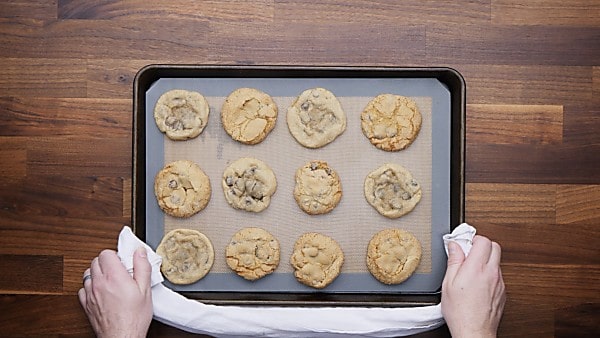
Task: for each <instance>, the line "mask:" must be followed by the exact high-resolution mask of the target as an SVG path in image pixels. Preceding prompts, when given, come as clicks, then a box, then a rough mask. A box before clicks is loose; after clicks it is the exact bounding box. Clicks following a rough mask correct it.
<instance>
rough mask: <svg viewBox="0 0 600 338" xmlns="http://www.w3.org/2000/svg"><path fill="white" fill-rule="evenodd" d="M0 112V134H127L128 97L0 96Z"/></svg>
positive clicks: (113, 135)
mask: <svg viewBox="0 0 600 338" xmlns="http://www.w3.org/2000/svg"><path fill="white" fill-rule="evenodd" d="M0 111H2V112H3V113H2V115H0V136H83V137H90V136H94V137H106V136H107V135H110V136H111V137H114V138H119V137H120V138H128V137H130V135H131V125H132V117H131V100H125V99H123V100H114V99H85V98H81V99H79V98H75V99H62V98H61V99H58V98H35V99H33V98H29V97H27V98H24V97H14V96H13V97H6V98H2V97H0Z"/></svg>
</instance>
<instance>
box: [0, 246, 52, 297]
mask: <svg viewBox="0 0 600 338" xmlns="http://www.w3.org/2000/svg"><path fill="white" fill-rule="evenodd" d="M0 270H1V271H2V274H0V290H2V291H1V292H2V293H9V294H15V293H41V294H56V293H58V294H60V293H61V292H62V291H63V284H62V282H61V280H62V275H63V258H62V257H60V256H41V255H0Z"/></svg>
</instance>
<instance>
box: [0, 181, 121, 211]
mask: <svg viewBox="0 0 600 338" xmlns="http://www.w3.org/2000/svg"><path fill="white" fill-rule="evenodd" d="M122 194H123V181H122V179H119V178H112V177H93V176H92V177H75V176H71V175H68V176H62V175H49V176H37V177H28V179H27V184H21V183H18V184H15V185H12V186H7V187H6V188H5V189H2V190H0V201H1V202H0V207H1V208H2V209H4V210H10V211H11V212H13V213H14V214H17V215H22V216H25V215H28V214H31V213H33V214H36V215H43V216H59V217H69V218H86V217H115V216H120V215H122V213H123V198H122Z"/></svg>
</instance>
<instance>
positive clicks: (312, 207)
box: [294, 160, 342, 215]
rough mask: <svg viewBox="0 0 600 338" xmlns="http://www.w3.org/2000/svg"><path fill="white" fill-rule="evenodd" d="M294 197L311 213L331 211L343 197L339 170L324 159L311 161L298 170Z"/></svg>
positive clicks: (300, 205) (303, 208)
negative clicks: (332, 167)
mask: <svg viewBox="0 0 600 338" xmlns="http://www.w3.org/2000/svg"><path fill="white" fill-rule="evenodd" d="M295 181H296V185H295V186H294V198H295V199H296V203H298V206H299V207H300V209H302V210H303V211H304V212H306V213H307V214H309V215H319V214H325V213H328V212H330V211H331V210H332V209H333V208H335V207H336V206H337V205H338V203H339V202H340V199H341V198H342V184H341V182H340V177H339V176H338V174H337V172H336V171H335V170H333V169H331V168H330V167H329V165H327V162H324V161H316V160H315V161H310V162H308V163H306V164H305V165H304V166H303V167H300V168H299V169H298V170H296V177H295Z"/></svg>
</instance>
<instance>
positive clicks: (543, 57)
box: [427, 22, 600, 66]
mask: <svg viewBox="0 0 600 338" xmlns="http://www.w3.org/2000/svg"><path fill="white" fill-rule="evenodd" d="M599 41H600V32H598V30H597V29H596V28H594V27H570V26H568V27H555V26H504V25H465V24H464V23H451V24H450V23H447V22H444V23H442V24H438V25H434V24H432V25H430V26H429V27H428V29H427V60H428V61H429V62H445V61H447V60H449V59H452V60H454V61H455V62H457V63H474V64H478V63H480V64H508V65H561V66H594V65H597V64H599V63H600V43H599ZM457 46H460V48H457Z"/></svg>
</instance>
